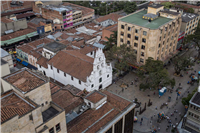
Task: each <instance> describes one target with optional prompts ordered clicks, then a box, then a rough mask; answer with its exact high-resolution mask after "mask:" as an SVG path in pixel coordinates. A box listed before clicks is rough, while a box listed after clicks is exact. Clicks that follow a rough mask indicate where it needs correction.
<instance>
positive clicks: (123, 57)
mask: <svg viewBox="0 0 200 133" xmlns="http://www.w3.org/2000/svg"><path fill="white" fill-rule="evenodd" d="M105 55H106V59H107V60H114V59H116V60H117V62H116V64H115V67H116V68H118V69H119V70H120V74H121V71H127V70H128V68H129V67H128V66H129V64H134V63H135V61H136V54H135V52H134V49H133V48H132V47H129V46H127V44H123V45H120V47H117V46H116V45H114V46H113V47H112V48H111V49H110V50H108V51H106V52H105Z"/></svg>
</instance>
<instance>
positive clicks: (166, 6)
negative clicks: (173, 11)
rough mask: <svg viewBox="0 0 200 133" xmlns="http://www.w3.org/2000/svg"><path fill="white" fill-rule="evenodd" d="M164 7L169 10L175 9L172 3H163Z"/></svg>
mask: <svg viewBox="0 0 200 133" xmlns="http://www.w3.org/2000/svg"><path fill="white" fill-rule="evenodd" d="M162 5H163V6H164V7H165V8H167V9H170V8H172V7H174V4H173V3H172V2H163V3H162Z"/></svg>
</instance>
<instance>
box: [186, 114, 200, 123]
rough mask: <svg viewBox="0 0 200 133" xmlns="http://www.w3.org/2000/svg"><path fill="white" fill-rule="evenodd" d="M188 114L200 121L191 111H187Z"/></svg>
mask: <svg viewBox="0 0 200 133" xmlns="http://www.w3.org/2000/svg"><path fill="white" fill-rule="evenodd" d="M188 115H189V116H192V117H193V118H195V119H197V120H199V121H200V118H199V116H198V115H195V114H193V113H192V112H189V113H188Z"/></svg>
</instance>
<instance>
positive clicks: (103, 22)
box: [99, 19, 117, 27]
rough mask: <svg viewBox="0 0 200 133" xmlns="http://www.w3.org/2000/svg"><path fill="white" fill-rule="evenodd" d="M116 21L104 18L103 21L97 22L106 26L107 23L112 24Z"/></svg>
mask: <svg viewBox="0 0 200 133" xmlns="http://www.w3.org/2000/svg"><path fill="white" fill-rule="evenodd" d="M116 23H117V22H114V21H112V20H111V19H108V20H105V21H102V22H100V23H99V24H100V25H101V26H104V27H107V26H109V25H113V24H116Z"/></svg>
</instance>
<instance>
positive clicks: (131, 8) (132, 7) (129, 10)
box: [124, 1, 137, 14]
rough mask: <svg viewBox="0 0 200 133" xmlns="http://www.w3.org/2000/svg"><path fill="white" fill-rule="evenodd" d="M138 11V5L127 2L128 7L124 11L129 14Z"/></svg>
mask: <svg viewBox="0 0 200 133" xmlns="http://www.w3.org/2000/svg"><path fill="white" fill-rule="evenodd" d="M136 9H137V5H136V3H135V2H129V1H127V2H126V6H125V8H124V11H125V12H126V13H127V14H129V13H133V12H134V11H135V10H136Z"/></svg>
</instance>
